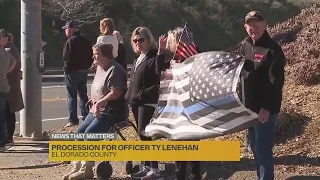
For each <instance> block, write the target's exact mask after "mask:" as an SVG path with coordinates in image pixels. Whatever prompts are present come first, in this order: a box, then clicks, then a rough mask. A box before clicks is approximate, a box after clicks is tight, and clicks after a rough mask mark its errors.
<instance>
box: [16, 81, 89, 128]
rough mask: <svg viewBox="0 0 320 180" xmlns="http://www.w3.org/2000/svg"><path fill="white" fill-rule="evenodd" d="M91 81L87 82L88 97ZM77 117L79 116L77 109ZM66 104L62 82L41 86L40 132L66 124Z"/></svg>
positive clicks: (18, 119)
mask: <svg viewBox="0 0 320 180" xmlns="http://www.w3.org/2000/svg"><path fill="white" fill-rule="evenodd" d="M91 83H92V81H89V82H88V85H87V87H88V95H89V94H90V88H91ZM78 115H79V116H81V113H80V110H79V107H78ZM68 116H69V115H68V109H67V104H66V87H65V85H64V82H47V83H43V84H42V130H49V129H52V128H59V127H63V126H64V125H66V124H67V122H68ZM16 117H17V124H16V130H15V131H16V132H19V130H20V126H19V121H20V117H19V113H16Z"/></svg>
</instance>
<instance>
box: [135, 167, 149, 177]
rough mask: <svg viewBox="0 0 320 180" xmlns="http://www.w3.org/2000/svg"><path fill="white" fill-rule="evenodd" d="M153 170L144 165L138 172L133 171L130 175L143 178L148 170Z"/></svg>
mask: <svg viewBox="0 0 320 180" xmlns="http://www.w3.org/2000/svg"><path fill="white" fill-rule="evenodd" d="M149 171H151V168H150V167H148V166H143V167H142V170H140V171H139V172H137V173H133V174H131V175H130V177H131V178H142V177H144V176H146V175H147V174H148V172H149Z"/></svg>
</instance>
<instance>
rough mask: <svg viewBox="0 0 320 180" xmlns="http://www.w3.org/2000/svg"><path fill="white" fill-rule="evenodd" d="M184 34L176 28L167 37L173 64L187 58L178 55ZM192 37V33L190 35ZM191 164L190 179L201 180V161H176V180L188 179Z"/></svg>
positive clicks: (167, 47) (180, 29) (179, 28)
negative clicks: (177, 51) (187, 172)
mask: <svg viewBox="0 0 320 180" xmlns="http://www.w3.org/2000/svg"><path fill="white" fill-rule="evenodd" d="M182 32H183V28H182V27H176V28H175V29H173V30H169V31H168V36H167V43H166V49H167V50H169V51H171V52H172V53H174V54H173V58H172V60H171V63H182V62H183V61H184V60H185V58H184V57H182V56H179V54H177V53H176V50H177V47H178V45H179V41H180V37H181V34H182ZM190 35H191V33H190ZM191 39H192V40H193V37H192V35H191ZM196 48H197V51H198V52H199V49H198V47H196ZM188 163H189V167H190V168H189V169H190V170H191V174H190V177H189V179H193V180H200V179H201V172H200V162H199V161H190V162H188V161H176V162H175V166H176V168H175V173H174V178H175V179H176V180H185V179H188V178H187V177H186V171H187V165H188Z"/></svg>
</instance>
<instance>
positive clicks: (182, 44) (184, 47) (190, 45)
mask: <svg viewBox="0 0 320 180" xmlns="http://www.w3.org/2000/svg"><path fill="white" fill-rule="evenodd" d="M175 54H177V55H178V56H179V58H180V59H181V60H182V61H181V60H180V61H179V62H183V60H185V59H187V58H189V57H191V56H193V55H195V54H198V52H197V48H196V45H195V43H194V42H193V40H192V38H191V35H190V32H189V31H188V27H187V23H186V24H185V25H184V27H183V31H182V34H181V35H180V39H179V44H178V46H177V49H176V52H175ZM171 71H172V69H168V70H167V71H165V72H163V73H162V77H163V79H161V82H160V88H161V90H160V91H161V92H163V93H164V92H167V90H168V86H169V85H170V84H171V81H172V72H171ZM166 95H168V94H166ZM166 95H164V96H162V97H160V99H159V103H158V115H159V113H161V112H162V110H163V109H164V107H165V106H166V103H167V100H168V99H167V96H166Z"/></svg>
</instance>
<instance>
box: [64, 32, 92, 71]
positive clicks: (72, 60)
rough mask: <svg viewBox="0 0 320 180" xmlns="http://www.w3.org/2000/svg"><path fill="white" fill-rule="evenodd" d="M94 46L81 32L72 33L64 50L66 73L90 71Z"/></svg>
mask: <svg viewBox="0 0 320 180" xmlns="http://www.w3.org/2000/svg"><path fill="white" fill-rule="evenodd" d="M92 56H93V54H92V44H91V42H90V41H89V40H88V39H86V38H85V37H84V36H82V35H81V34H80V31H76V32H74V33H72V35H71V37H70V38H69V39H68V40H67V41H66V42H65V45H64V48H63V61H64V70H65V72H66V73H69V72H76V71H81V70H88V69H89V68H90V67H91V65H92V63H93V58H92Z"/></svg>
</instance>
